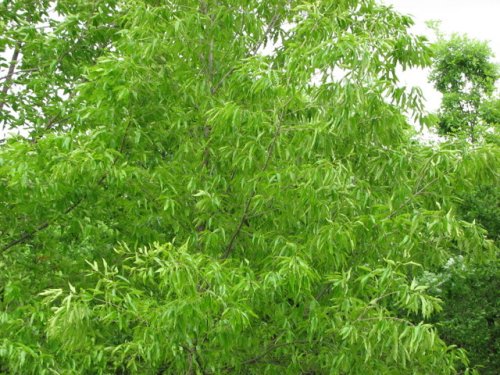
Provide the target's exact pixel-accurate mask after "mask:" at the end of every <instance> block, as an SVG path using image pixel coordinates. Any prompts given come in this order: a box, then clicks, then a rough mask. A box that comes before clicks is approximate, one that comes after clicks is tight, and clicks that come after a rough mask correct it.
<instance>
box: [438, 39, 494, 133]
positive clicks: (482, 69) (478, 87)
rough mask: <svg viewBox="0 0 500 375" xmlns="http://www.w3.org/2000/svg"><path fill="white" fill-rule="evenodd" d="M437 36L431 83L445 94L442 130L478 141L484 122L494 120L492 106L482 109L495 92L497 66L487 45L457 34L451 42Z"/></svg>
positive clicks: (440, 122)
mask: <svg viewBox="0 0 500 375" xmlns="http://www.w3.org/2000/svg"><path fill="white" fill-rule="evenodd" d="M438 36H439V40H438V42H437V43H436V44H435V45H434V60H433V65H432V72H431V75H430V80H431V82H433V83H434V86H435V88H436V89H437V90H438V91H439V92H441V93H442V94H443V99H442V103H441V108H440V111H439V117H440V121H439V129H440V131H441V132H442V133H444V134H447V133H455V134H457V133H458V134H460V133H462V134H465V135H466V136H467V137H469V139H470V140H471V141H472V142H475V141H476V140H477V139H478V129H479V127H480V125H481V122H482V121H486V122H489V121H491V119H490V117H491V116H489V114H491V111H490V108H491V107H488V106H484V107H482V106H483V102H485V101H486V100H487V99H488V98H489V97H490V96H491V95H492V94H493V92H494V90H495V82H496V81H497V79H498V78H499V71H498V66H497V65H496V64H495V63H493V62H492V58H493V52H492V50H491V48H490V47H489V46H488V44H487V43H486V42H480V41H477V40H474V39H469V38H468V37H467V36H460V35H457V34H454V35H452V36H451V37H450V38H449V39H445V38H444V37H443V36H442V35H440V34H439V33H438ZM481 115H486V116H484V117H483V116H481Z"/></svg>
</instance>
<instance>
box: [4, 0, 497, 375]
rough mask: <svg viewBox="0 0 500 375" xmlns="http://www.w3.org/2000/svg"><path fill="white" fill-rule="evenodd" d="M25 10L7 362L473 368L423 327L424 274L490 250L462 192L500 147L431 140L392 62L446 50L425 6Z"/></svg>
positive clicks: (8, 367)
mask: <svg viewBox="0 0 500 375" xmlns="http://www.w3.org/2000/svg"><path fill="white" fill-rule="evenodd" d="M9 4H10V5H9ZM9 4H8V5H7V7H9V6H10V7H11V8H9V12H5V13H1V14H2V17H4V18H3V21H2V22H3V25H9V27H8V28H6V29H4V32H3V34H2V38H3V39H2V40H3V41H4V42H3V43H4V44H5V45H8V46H10V48H11V49H12V48H13V49H14V50H15V49H16V46H18V47H17V48H18V50H19V56H22V58H21V59H20V60H21V61H20V62H17V61H15V63H13V62H10V63H8V62H7V63H6V64H4V65H6V66H7V67H8V68H9V69H10V67H13V69H14V71H15V72H17V73H15V74H14V73H13V74H12V75H10V76H7V78H6V79H5V80H4V83H3V86H2V88H3V95H2V96H1V97H0V98H1V99H0V100H2V103H5V104H2V106H5V108H9V110H5V111H4V112H2V121H4V123H5V124H6V126H7V127H8V128H18V127H22V128H24V134H25V136H18V137H10V138H8V139H6V141H5V142H4V143H3V144H2V145H1V146H0V197H1V198H0V207H1V211H2V216H0V233H1V236H0V252H1V261H0V286H1V287H2V292H1V302H0V308H1V310H0V337H1V339H0V369H1V370H2V371H3V372H5V373H14V374H16V373H19V374H52V373H64V374H72V373H79V374H80V373H88V374H110V373H115V374H118V373H121V374H125V373H137V374H158V373H239V372H240V373H241V372H246V373H255V374H260V373H278V372H285V373H291V374H293V373H337V374H345V373H360V374H361V373H362V374H381V373H390V374H408V373H413V374H429V373H436V374H437V373H439V374H451V373H455V372H456V368H457V366H458V365H459V363H466V362H467V359H466V358H465V356H464V353H463V351H461V350H458V349H456V348H454V347H453V346H447V345H446V344H445V343H444V342H443V341H442V340H441V339H440V338H439V337H438V336H437V335H436V331H435V328H434V327H433V326H432V325H430V324H425V323H423V321H424V319H428V318H429V317H430V316H431V314H432V313H433V312H435V311H437V310H439V308H440V307H439V301H438V300H437V299H436V298H435V297H433V296H432V295H430V294H429V293H428V292H427V290H426V289H427V288H426V286H425V285H423V284H421V283H419V282H418V281H417V280H418V279H419V278H420V276H421V275H422V274H423V272H424V271H436V270H439V269H440V267H442V266H443V264H445V262H446V261H447V260H448V259H449V258H450V257H452V256H457V255H466V256H468V257H470V258H473V259H476V258H477V259H479V260H480V259H484V258H488V257H490V256H492V254H493V253H494V251H495V248H494V245H493V243H492V242H491V241H490V240H487V239H486V236H485V233H484V230H483V229H482V228H481V227H479V226H476V225H475V224H473V223H468V222H466V221H463V220H461V219H460V218H459V217H458V216H457V214H456V207H457V202H458V196H459V194H462V193H463V192H465V191H467V190H468V189H469V188H470V187H471V185H472V183H476V182H482V181H483V182H487V181H491V179H492V177H493V176H494V174H495V172H496V171H495V169H494V166H495V165H496V163H497V162H498V149H497V148H496V147H495V145H494V144H484V145H480V146H478V147H477V148H474V149H471V148H467V147H462V146H461V145H460V144H458V143H455V144H453V143H452V144H443V145H441V146H439V147H426V146H422V145H420V144H419V143H418V142H415V141H414V140H413V137H414V136H415V133H414V131H413V129H412V127H411V126H410V125H408V123H407V120H406V118H405V116H404V115H403V113H408V112H409V113H412V114H413V116H414V118H416V119H421V117H422V115H421V113H420V112H421V109H422V104H421V93H420V92H419V90H418V89H411V88H405V87H400V86H398V77H397V74H396V72H397V71H398V69H399V68H403V69H406V68H409V67H413V66H427V65H428V64H429V62H430V57H429V52H430V51H429V47H428V44H427V42H426V41H425V39H423V38H421V37H417V36H414V35H411V34H410V33H409V32H408V28H409V27H410V26H411V25H412V20H411V19H410V18H409V17H407V16H401V15H399V14H397V13H396V12H394V11H393V10H392V9H391V8H388V7H386V6H384V5H380V4H379V3H378V2H376V1H373V0H343V1H338V0H335V1H333V0H332V1H321V2H307V1H306V2H304V1H300V2H294V1H285V0H273V1H267V2H262V1H258V0H240V1H234V0H232V1H208V0H207V1H203V0H202V1H193V0H184V1H176V2H164V1H155V0H123V1H119V2H116V3H115V2H110V1H96V2H86V1H77V0H72V1H70V0H66V1H59V2H57V3H55V4H52V5H54V6H55V7H56V9H57V10H58V12H59V13H60V15H61V16H60V17H58V18H57V19H51V20H50V21H47V22H49V23H50V24H51V25H52V26H51V27H50V28H48V29H45V28H43V29H40V28H39V27H35V26H36V25H37V24H36V22H38V20H39V19H42V18H43V17H47V16H48V15H50V12H49V11H48V10H47V9H48V8H47V7H48V6H49V3H47V2H23V1H14V2H9ZM28 6H29V7H30V8H27V7H28ZM31 7H34V8H31ZM30 14H33V15H31V16H30ZM31 17H33V18H31ZM26 27H27V28H28V30H29V31H30V32H31V34H30V35H31V36H30V37H26V34H23V33H24V32H25V30H26ZM7 29H8V31H7ZM68 35H73V36H74V37H73V38H68ZM79 36H80V37H79ZM68 50H69V51H71V52H65V51H68ZM28 51H29V53H28ZM14 52H15V51H14ZM61 56H62V57H61ZM63 61H64V63H63ZM30 64H32V65H30ZM44 64H46V65H44ZM42 68H43V69H42ZM15 69H21V70H15ZM27 69H33V70H30V71H27ZM339 71H342V72H343V77H342V78H339V77H338V74H337V73H338V72H339ZM313 78H314V79H313ZM5 88H7V89H5ZM19 90H20V91H19ZM53 116H55V118H56V119H57V121H56V120H53V121H52V120H51V119H52V117H53ZM54 121H55V122H54ZM56 123H57V125H55V124H56ZM89 270H90V271H89ZM89 272H90V273H89Z"/></svg>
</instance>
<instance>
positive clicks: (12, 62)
mask: <svg viewBox="0 0 500 375" xmlns="http://www.w3.org/2000/svg"><path fill="white" fill-rule="evenodd" d="M20 52H21V43H20V42H18V43H17V44H16V46H15V47H14V52H13V53H12V58H11V59H10V64H9V70H8V72H7V75H6V76H5V77H2V78H3V79H4V83H3V86H2V96H5V95H7V93H8V92H9V89H10V86H11V84H12V78H13V77H14V74H15V71H16V65H17V63H18V59H19V53H20ZM5 103H6V100H5V99H3V100H2V101H0V112H2V111H3V107H4V106H5Z"/></svg>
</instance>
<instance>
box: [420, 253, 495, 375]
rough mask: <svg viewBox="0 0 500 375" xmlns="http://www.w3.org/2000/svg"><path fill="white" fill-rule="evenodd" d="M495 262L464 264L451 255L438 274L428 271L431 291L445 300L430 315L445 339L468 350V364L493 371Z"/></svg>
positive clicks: (492, 372)
mask: <svg viewBox="0 0 500 375" xmlns="http://www.w3.org/2000/svg"><path fill="white" fill-rule="evenodd" d="M498 275H499V269H498V263H497V262H494V261H493V262H488V263H485V264H475V265H470V264H469V265H467V264H465V263H464V262H463V260H462V259H460V258H459V259H453V260H451V261H450V262H449V264H447V265H446V266H445V268H444V270H443V271H442V272H440V273H438V274H427V275H426V281H427V282H428V283H429V284H430V285H431V286H432V289H431V292H432V293H433V294H435V295H436V296H438V297H439V298H441V299H442V300H443V302H444V308H443V311H442V312H440V313H438V314H436V315H434V316H433V317H432V319H431V321H432V322H433V323H435V324H436V325H437V327H438V330H439V333H440V336H441V337H442V338H443V339H444V340H445V341H446V342H453V343H455V344H456V345H458V346H459V347H462V348H464V349H466V350H467V353H468V357H469V359H470V363H471V366H474V367H475V368H476V369H478V370H479V372H480V373H481V374H486V375H495V374H497V373H498V369H499V368H500V358H499V356H498V352H499V350H500V341H499V337H500V326H499V321H500V319H499V318H500V316H499V314H500V302H499V301H500V298H499V292H498V291H499V289H500V279H499V277H498Z"/></svg>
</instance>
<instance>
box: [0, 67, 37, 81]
mask: <svg viewBox="0 0 500 375" xmlns="http://www.w3.org/2000/svg"><path fill="white" fill-rule="evenodd" d="M38 70H39V68H30V69H18V70H16V71H13V72H12V73H8V74H7V75H4V76H3V77H0V81H3V80H8V79H12V78H13V76H14V75H15V74H23V73H30V72H36V71H38Z"/></svg>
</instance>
